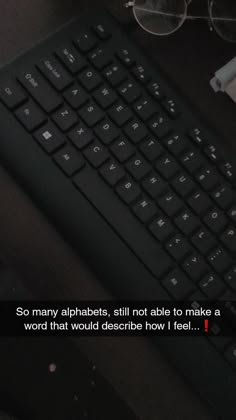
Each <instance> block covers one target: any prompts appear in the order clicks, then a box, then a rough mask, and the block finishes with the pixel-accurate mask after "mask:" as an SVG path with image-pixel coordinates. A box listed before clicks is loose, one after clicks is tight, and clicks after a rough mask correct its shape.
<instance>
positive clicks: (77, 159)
mask: <svg viewBox="0 0 236 420" xmlns="http://www.w3.org/2000/svg"><path fill="white" fill-rule="evenodd" d="M53 159H54V160H55V162H56V163H57V165H58V166H59V167H60V168H61V169H62V170H63V172H64V173H65V174H66V175H68V176H71V175H73V174H74V173H75V172H78V171H79V170H80V169H82V168H83V166H84V165H85V162H84V159H83V158H82V156H80V154H79V152H77V150H76V149H74V148H73V147H71V146H65V147H63V149H60V150H59V151H58V152H57V153H55V154H54V156H53Z"/></svg>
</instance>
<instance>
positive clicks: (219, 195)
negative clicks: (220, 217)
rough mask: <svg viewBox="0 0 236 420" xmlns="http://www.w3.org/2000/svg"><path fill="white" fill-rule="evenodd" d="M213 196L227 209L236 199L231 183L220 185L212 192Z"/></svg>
mask: <svg viewBox="0 0 236 420" xmlns="http://www.w3.org/2000/svg"><path fill="white" fill-rule="evenodd" d="M212 198H213V200H215V201H216V203H217V204H218V205H219V206H220V207H221V208H222V209H223V210H226V209H228V208H229V206H230V205H231V204H232V201H233V199H234V193H233V190H232V188H231V187H230V186H229V185H227V184H225V185H221V186H220V187H218V188H217V189H216V190H215V191H214V192H213V193H212Z"/></svg>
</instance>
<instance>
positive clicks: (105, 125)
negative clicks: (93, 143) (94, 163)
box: [94, 118, 120, 144]
mask: <svg viewBox="0 0 236 420" xmlns="http://www.w3.org/2000/svg"><path fill="white" fill-rule="evenodd" d="M94 132H95V134H96V136H97V137H98V138H99V139H100V140H101V142H102V143H104V144H110V143H111V142H112V141H113V140H115V139H116V138H117V137H118V136H119V133H120V132H119V130H118V129H117V127H116V126H115V124H114V123H113V122H112V121H110V120H109V119H108V118H105V119H104V120H103V121H102V122H101V123H99V124H98V125H97V126H96V128H95V129H94Z"/></svg>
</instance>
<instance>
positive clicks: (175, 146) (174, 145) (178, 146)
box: [163, 134, 188, 156]
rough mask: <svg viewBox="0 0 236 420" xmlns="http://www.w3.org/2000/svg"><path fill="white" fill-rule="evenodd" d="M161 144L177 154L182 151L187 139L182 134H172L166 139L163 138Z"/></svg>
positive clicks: (185, 147) (186, 144)
mask: <svg viewBox="0 0 236 420" xmlns="http://www.w3.org/2000/svg"><path fill="white" fill-rule="evenodd" d="M163 144H164V145H165V146H166V147H167V149H169V151H170V152H171V153H173V155H175V156H179V155H180V154H181V153H183V152H184V151H185V150H186V149H187V146H188V143H187V139H186V138H185V137H184V136H183V135H179V134H173V135H171V136H170V137H168V138H167V139H164V140H163Z"/></svg>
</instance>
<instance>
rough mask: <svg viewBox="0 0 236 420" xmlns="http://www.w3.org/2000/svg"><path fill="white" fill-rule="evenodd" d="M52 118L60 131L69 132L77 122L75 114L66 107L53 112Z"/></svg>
mask: <svg viewBox="0 0 236 420" xmlns="http://www.w3.org/2000/svg"><path fill="white" fill-rule="evenodd" d="M52 118H53V120H54V122H55V123H56V124H57V126H58V127H59V128H60V129H61V130H62V131H67V130H69V129H70V128H71V127H73V125H75V124H76V123H77V122H78V117H77V114H76V113H75V112H74V111H72V110H71V109H70V108H69V107H68V106H66V105H65V106H63V107H62V108H60V109H59V110H58V111H57V112H55V114H53V117H52Z"/></svg>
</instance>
